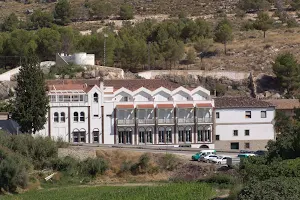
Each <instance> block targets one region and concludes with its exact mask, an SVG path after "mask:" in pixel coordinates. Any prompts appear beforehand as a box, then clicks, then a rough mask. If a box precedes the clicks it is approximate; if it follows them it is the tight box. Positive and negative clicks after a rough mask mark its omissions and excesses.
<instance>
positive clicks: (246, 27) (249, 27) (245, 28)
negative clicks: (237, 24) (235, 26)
mask: <svg viewBox="0 0 300 200" xmlns="http://www.w3.org/2000/svg"><path fill="white" fill-rule="evenodd" d="M253 29H254V26H253V22H251V21H249V20H248V21H246V22H244V23H243V24H242V26H241V31H249V30H253Z"/></svg>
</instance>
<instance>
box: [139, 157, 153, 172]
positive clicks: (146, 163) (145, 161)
mask: <svg viewBox="0 0 300 200" xmlns="http://www.w3.org/2000/svg"><path fill="white" fill-rule="evenodd" d="M149 162H150V156H149V154H147V153H145V154H143V155H141V157H140V160H139V163H138V164H139V166H141V169H142V170H147V169H148V168H149Z"/></svg>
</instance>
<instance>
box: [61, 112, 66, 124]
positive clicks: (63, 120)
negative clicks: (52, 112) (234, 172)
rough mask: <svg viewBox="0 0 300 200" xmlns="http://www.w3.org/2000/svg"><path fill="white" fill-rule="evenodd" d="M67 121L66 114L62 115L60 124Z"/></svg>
mask: <svg viewBox="0 0 300 200" xmlns="http://www.w3.org/2000/svg"><path fill="white" fill-rule="evenodd" d="M65 121H66V114H65V113H64V112H61V113H60V122H65Z"/></svg>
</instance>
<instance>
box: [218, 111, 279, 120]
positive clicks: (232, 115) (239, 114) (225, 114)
mask: <svg viewBox="0 0 300 200" xmlns="http://www.w3.org/2000/svg"><path fill="white" fill-rule="evenodd" d="M246 111H251V118H246V117H245V112H246ZM261 111H267V117H266V118H261ZM217 112H219V116H220V117H219V118H216V123H254V122H259V123H262V122H272V120H273V119H274V117H275V108H230V109H219V108H217V109H216V113H217Z"/></svg>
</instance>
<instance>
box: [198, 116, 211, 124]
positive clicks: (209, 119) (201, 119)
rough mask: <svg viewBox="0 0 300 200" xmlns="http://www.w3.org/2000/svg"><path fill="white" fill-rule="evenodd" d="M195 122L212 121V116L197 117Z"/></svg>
mask: <svg viewBox="0 0 300 200" xmlns="http://www.w3.org/2000/svg"><path fill="white" fill-rule="evenodd" d="M197 122H198V123H212V118H211V117H203V118H198V119H197Z"/></svg>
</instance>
